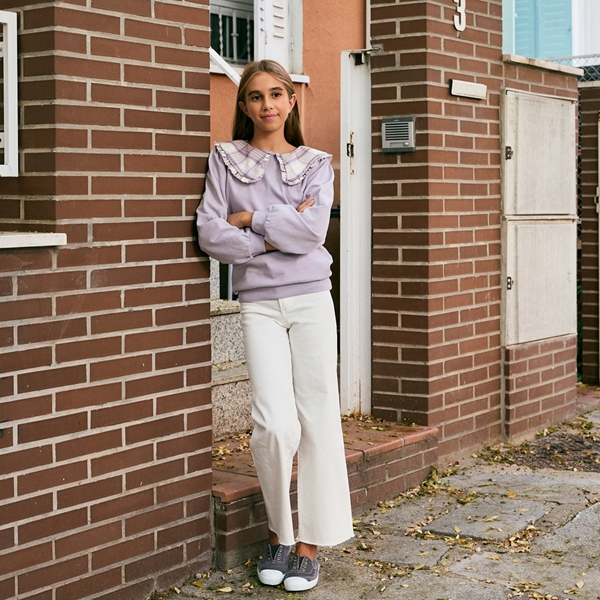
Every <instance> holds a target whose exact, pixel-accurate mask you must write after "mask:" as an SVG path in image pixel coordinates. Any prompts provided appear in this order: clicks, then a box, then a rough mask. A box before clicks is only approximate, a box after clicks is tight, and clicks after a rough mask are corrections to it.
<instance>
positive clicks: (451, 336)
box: [371, 0, 577, 456]
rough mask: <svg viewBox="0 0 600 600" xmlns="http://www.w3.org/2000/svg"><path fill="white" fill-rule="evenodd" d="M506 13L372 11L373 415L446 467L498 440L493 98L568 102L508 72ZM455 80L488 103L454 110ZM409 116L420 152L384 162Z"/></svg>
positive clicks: (519, 72) (569, 89) (553, 84)
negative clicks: (525, 94)
mask: <svg viewBox="0 0 600 600" xmlns="http://www.w3.org/2000/svg"><path fill="white" fill-rule="evenodd" d="M501 5H502V2H501V0H480V1H477V2H470V3H468V4H467V27H466V30H465V31H464V32H462V33H460V34H459V33H458V32H457V31H456V30H455V28H454V26H453V18H454V16H455V15H456V5H455V4H454V3H452V2H448V1H443V0H414V1H413V0H398V1H396V2H394V1H390V0H373V2H372V10H371V17H372V29H371V32H372V43H373V45H374V46H379V47H380V48H381V51H377V52H375V53H374V54H373V56H372V67H373V76H372V83H373V90H372V93H373V133H374V136H373V140H374V148H375V151H374V154H373V212H374V216H373V228H374V233H373V244H374V247H373V390H374V395H373V406H374V413H375V414H377V415H378V416H381V417H386V418H389V419H399V420H402V421H403V420H407V421H411V422H415V423H418V424H420V425H433V426H436V427H439V428H440V434H441V441H440V446H439V452H440V455H441V456H443V455H449V454H451V453H457V452H465V451H467V450H468V449H469V448H471V447H474V446H478V445H481V444H483V443H487V442H490V441H493V440H496V439H498V438H499V437H500V436H501V435H502V425H503V422H502V410H501V408H502V403H503V398H502V384H503V381H502V367H501V365H502V355H501V350H502V349H501V342H500V332H501V314H500V306H501V289H500V274H501V221H500V215H501V212H500V211H501V197H500V163H501V153H500V93H501V90H502V89H503V87H505V86H506V87H510V88H516V89H528V90H531V91H535V92H541V93H551V94H557V95H567V96H568V97H572V96H573V94H576V86H577V82H576V79H575V78H574V77H572V76H571V77H567V76H564V75H560V74H555V73H550V72H545V71H543V70H542V69H535V68H532V67H529V66H527V67H521V66H515V65H510V64H505V63H504V62H503V60H502V51H501V47H502V6H501ZM452 78H456V79H461V80H467V81H474V82H477V83H482V84H485V85H487V90H488V94H487V99H486V100H472V99H467V98H458V97H453V96H450V94H449V91H448V84H449V80H450V79H452ZM401 115H415V117H416V130H417V151H416V152H415V153H411V154H382V153H381V152H380V151H379V150H378V148H380V147H381V140H380V134H379V132H380V119H381V118H382V117H386V116H401Z"/></svg>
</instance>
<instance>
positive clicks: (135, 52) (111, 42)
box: [90, 37, 152, 104]
mask: <svg viewBox="0 0 600 600" xmlns="http://www.w3.org/2000/svg"><path fill="white" fill-rule="evenodd" d="M90 47H91V52H92V55H98V56H110V57H112V58H120V59H130V60H136V61H146V62H149V61H151V60H152V47H151V46H150V45H149V44H141V43H136V42H124V41H122V40H118V39H110V38H106V37H92V38H91V40H90ZM117 104H118V103H117Z"/></svg>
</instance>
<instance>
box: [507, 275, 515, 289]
mask: <svg viewBox="0 0 600 600" xmlns="http://www.w3.org/2000/svg"><path fill="white" fill-rule="evenodd" d="M513 285H515V280H514V279H513V278H512V277H507V278H506V289H507V290H512V288H513Z"/></svg>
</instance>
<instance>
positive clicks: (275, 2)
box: [210, 0, 308, 82]
mask: <svg viewBox="0 0 600 600" xmlns="http://www.w3.org/2000/svg"><path fill="white" fill-rule="evenodd" d="M302 5H303V2H302V0H211V2H210V45H211V48H212V49H213V50H214V51H215V52H217V53H218V54H220V55H221V57H222V58H224V59H225V60H226V61H227V62H228V63H229V64H230V65H232V66H233V67H234V68H235V67H243V65H245V64H246V63H248V62H250V61H252V60H261V59H264V58H270V59H272V60H276V61H277V62H279V63H281V64H282V65H283V66H284V67H285V68H286V69H287V70H288V71H289V72H290V73H294V74H295V76H294V77H293V79H294V80H295V81H303V82H308V79H307V78H306V77H305V76H303V75H301V73H302V10H303V8H302Z"/></svg>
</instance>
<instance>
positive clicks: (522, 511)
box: [519, 508, 529, 513]
mask: <svg viewBox="0 0 600 600" xmlns="http://www.w3.org/2000/svg"><path fill="white" fill-rule="evenodd" d="M519 512H520V513H524V512H529V509H528V508H522V509H521V510H520V511H519Z"/></svg>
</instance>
